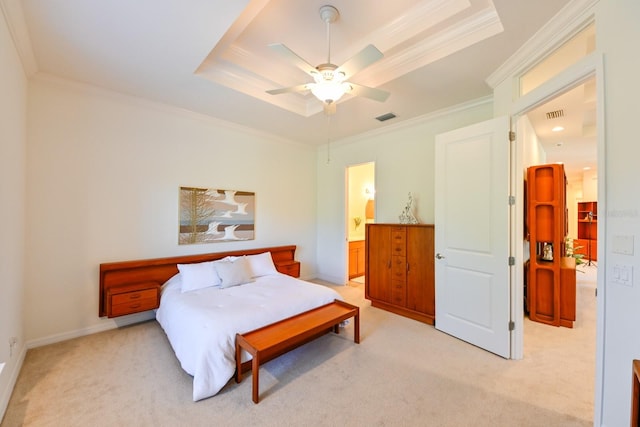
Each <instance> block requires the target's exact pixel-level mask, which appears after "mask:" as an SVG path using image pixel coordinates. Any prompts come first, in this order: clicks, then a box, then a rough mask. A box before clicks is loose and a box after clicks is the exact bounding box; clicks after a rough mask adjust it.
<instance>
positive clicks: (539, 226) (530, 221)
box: [526, 164, 576, 328]
mask: <svg viewBox="0 0 640 427" xmlns="http://www.w3.org/2000/svg"><path fill="white" fill-rule="evenodd" d="M527 199H528V200H527V228H528V234H529V248H530V249H529V250H530V252H529V265H528V268H527V274H528V278H527V279H528V280H527V289H526V298H527V299H526V307H527V309H528V312H529V318H530V319H531V320H533V321H536V322H541V323H546V324H549V325H555V326H566V327H569V328H571V327H573V321H574V320H575V318H576V317H575V316H576V314H575V313H576V285H575V280H576V277H575V276H576V270H575V259H574V258H571V257H566V256H565V255H566V250H565V238H566V235H567V215H566V177H565V174H564V167H563V166H562V165H560V164H548V165H540V166H532V167H530V168H529V169H528V170H527Z"/></svg>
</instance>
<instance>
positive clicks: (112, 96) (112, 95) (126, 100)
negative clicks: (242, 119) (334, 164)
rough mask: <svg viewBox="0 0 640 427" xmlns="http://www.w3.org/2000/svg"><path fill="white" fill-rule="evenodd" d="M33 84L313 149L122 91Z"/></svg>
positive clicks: (45, 77) (53, 79) (41, 76)
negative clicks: (59, 88) (49, 86)
mask: <svg viewBox="0 0 640 427" xmlns="http://www.w3.org/2000/svg"><path fill="white" fill-rule="evenodd" d="M32 82H33V83H36V84H37V83H40V82H42V83H45V84H50V85H54V86H58V87H61V88H63V89H65V90H69V91H74V92H76V93H82V94H88V95H90V96H95V97H99V98H104V99H109V100H111V101H113V102H120V103H123V104H127V105H132V106H135V107H139V108H144V109H149V110H154V111H157V112H160V113H163V114H170V115H173V116H177V117H183V118H186V119H189V120H199V121H201V122H206V123H210V124H212V125H214V126H218V127H220V128H223V129H226V130H229V131H233V132H238V133H241V134H245V135H251V136H253V137H255V138H257V139H264V140H266V141H271V142H274V143H278V144H287V145H290V146H292V147H298V148H302V149H305V150H314V149H315V146H310V145H309V144H305V143H303V142H300V141H296V140H293V139H289V138H285V137H283V136H281V135H277V134H274V133H271V132H266V131H262V130H259V129H255V128H252V127H249V126H245V125H241V124H238V123H234V122H230V121H227V120H224V119H220V118H217V117H215V116H211V115H208V114H206V113H200V112H197V111H193V110H189V109H186V108H182V107H178V106H175V105H172V104H167V103H163V102H159V101H154V100H151V99H147V98H142V97H140V96H136V95H131V94H129V93H125V92H118V91H116V90H113V89H108V88H104V87H101V86H96V85H92V84H89V83H82V82H78V81H75V80H69V79H66V78H63V77H58V76H54V75H52V74H47V73H43V72H39V73H37V74H35V75H34V76H33V79H32Z"/></svg>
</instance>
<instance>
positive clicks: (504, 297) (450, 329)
mask: <svg viewBox="0 0 640 427" xmlns="http://www.w3.org/2000/svg"><path fill="white" fill-rule="evenodd" d="M508 132H509V119H508V117H501V118H498V119H493V120H489V121H487V122H482V123H478V124H475V125H472V126H469V127H466V128H462V129H457V130H454V131H451V132H447V133H444V134H441V135H438V136H437V137H436V157H435V160H436V166H435V173H436V175H435V184H436V191H435V195H436V197H435V231H436V232H435V234H436V237H435V252H436V260H435V268H436V286H435V287H436V328H437V329H439V330H441V331H443V332H446V333H448V334H450V335H453V336H455V337H457V338H460V339H462V340H464V341H467V342H469V343H471V344H474V345H476V346H478V347H481V348H483V349H485V350H488V351H491V352H493V353H496V354H498V355H500V356H502V357H506V358H509V357H510V331H509V322H510V320H511V319H510V294H509V292H510V275H509V229H510V224H509V173H510V171H509V170H510V168H509V159H510V155H509V138H508Z"/></svg>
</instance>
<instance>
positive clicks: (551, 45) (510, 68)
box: [485, 0, 599, 89]
mask: <svg viewBox="0 0 640 427" xmlns="http://www.w3.org/2000/svg"><path fill="white" fill-rule="evenodd" d="M598 1H599V0H573V1H571V2H570V3H568V4H567V5H566V6H565V7H564V8H562V10H560V12H558V13H557V14H556V15H555V16H554V17H553V18H551V19H550V20H549V22H547V23H546V24H545V25H544V26H543V27H542V28H541V29H540V30H539V31H538V32H537V33H536V34H534V35H533V37H531V38H530V39H529V40H528V41H527V42H526V43H525V44H523V45H522V46H521V47H520V49H518V50H517V51H516V53H514V54H513V55H512V56H511V57H510V58H509V59H508V60H507V61H505V62H504V63H503V64H502V65H501V66H500V67H498V69H497V70H496V71H494V72H493V73H492V74H491V75H490V76H489V77H487V79H486V80H485V81H486V82H487V84H488V85H489V86H490V87H491V88H493V89H495V88H496V87H497V86H498V85H499V84H500V83H502V82H503V81H505V80H506V79H508V78H510V77H511V76H516V75H518V74H521V73H523V72H524V71H525V70H527V69H529V68H530V67H531V66H533V65H535V64H536V63H538V62H539V61H540V60H541V59H542V58H544V57H546V56H547V55H548V54H550V53H551V52H553V51H554V50H555V49H557V48H558V47H559V46H561V45H562V44H563V43H564V42H566V41H567V40H569V39H570V38H571V37H573V36H574V35H575V34H576V33H578V32H579V31H580V30H582V29H583V28H584V27H586V26H587V25H588V24H590V23H591V22H592V21H593V20H594V11H593V7H594V5H595V4H596V3H598Z"/></svg>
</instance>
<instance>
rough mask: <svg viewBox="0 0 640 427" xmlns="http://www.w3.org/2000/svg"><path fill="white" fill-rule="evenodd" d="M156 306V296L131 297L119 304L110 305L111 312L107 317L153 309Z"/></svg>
mask: <svg viewBox="0 0 640 427" xmlns="http://www.w3.org/2000/svg"><path fill="white" fill-rule="evenodd" d="M154 308H158V297H157V296H153V297H151V298H144V299H133V300H131V301H127V302H124V303H119V304H112V305H111V313H110V314H108V316H109V317H116V316H124V315H125V314H131V313H138V312H140V311H147V310H153V309H154Z"/></svg>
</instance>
